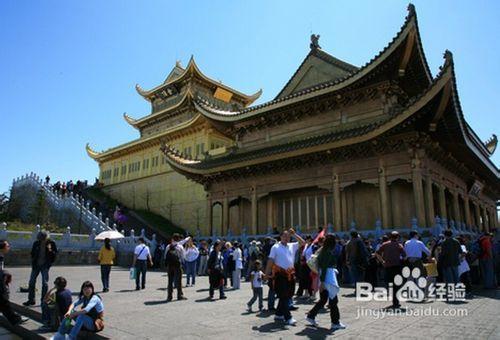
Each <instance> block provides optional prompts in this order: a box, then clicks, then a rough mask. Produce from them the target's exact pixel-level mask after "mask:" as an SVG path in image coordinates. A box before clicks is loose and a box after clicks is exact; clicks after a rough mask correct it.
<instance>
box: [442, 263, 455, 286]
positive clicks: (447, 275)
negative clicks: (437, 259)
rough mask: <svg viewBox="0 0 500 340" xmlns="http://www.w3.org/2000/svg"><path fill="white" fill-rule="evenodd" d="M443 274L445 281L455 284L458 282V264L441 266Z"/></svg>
mask: <svg viewBox="0 0 500 340" xmlns="http://www.w3.org/2000/svg"><path fill="white" fill-rule="evenodd" d="M443 276H444V282H445V283H452V284H457V283H458V282H459V277H458V266H448V267H443Z"/></svg>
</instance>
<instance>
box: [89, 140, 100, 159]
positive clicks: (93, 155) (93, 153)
mask: <svg viewBox="0 0 500 340" xmlns="http://www.w3.org/2000/svg"><path fill="white" fill-rule="evenodd" d="M85 151H87V155H89V157H90V158H92V159H93V160H98V159H99V158H100V156H101V154H100V153H99V152H97V151H94V150H92V148H91V147H90V144H89V143H87V144H86V145H85Z"/></svg>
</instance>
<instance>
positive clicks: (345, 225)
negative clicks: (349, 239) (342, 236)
mask: <svg viewBox="0 0 500 340" xmlns="http://www.w3.org/2000/svg"><path fill="white" fill-rule="evenodd" d="M340 198H341V200H342V204H341V208H342V209H341V210H342V225H343V230H345V231H348V230H349V221H348V220H347V194H346V192H345V190H341V191H340Z"/></svg>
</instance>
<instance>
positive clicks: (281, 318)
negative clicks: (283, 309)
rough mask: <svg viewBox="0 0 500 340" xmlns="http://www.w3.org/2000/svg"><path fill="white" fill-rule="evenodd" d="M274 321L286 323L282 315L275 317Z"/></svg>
mask: <svg viewBox="0 0 500 340" xmlns="http://www.w3.org/2000/svg"><path fill="white" fill-rule="evenodd" d="M274 321H285V317H284V316H282V315H275V316H274Z"/></svg>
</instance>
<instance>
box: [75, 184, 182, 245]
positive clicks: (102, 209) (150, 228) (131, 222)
mask: <svg viewBox="0 0 500 340" xmlns="http://www.w3.org/2000/svg"><path fill="white" fill-rule="evenodd" d="M82 196H83V197H84V198H85V199H87V200H90V201H92V202H94V203H95V206H96V211H97V212H98V213H99V214H101V215H102V216H104V217H105V218H109V219H111V220H113V216H112V215H113V212H114V208H115V206H116V205H120V206H121V207H122V208H125V209H124V210H125V211H124V213H125V215H126V216H127V220H126V222H124V223H123V224H122V228H120V229H123V230H124V231H125V232H126V234H130V231H131V230H134V231H135V232H137V231H142V230H143V229H144V232H145V235H147V236H148V237H150V238H151V237H152V235H153V234H156V235H157V239H168V238H169V237H170V236H171V235H172V234H173V233H180V234H185V230H184V229H182V228H180V227H178V226H176V225H174V224H173V223H172V222H170V221H169V220H167V219H165V218H164V217H162V216H160V215H157V214H153V213H150V212H145V211H136V210H133V209H129V208H127V207H124V205H123V204H121V203H120V202H119V201H117V200H115V199H112V198H111V197H110V196H109V195H107V194H106V193H104V192H103V190H102V189H100V188H97V187H90V188H87V189H85V190H83V192H82ZM148 217H153V218H154V221H151V218H148ZM160 226H163V227H164V228H162V227H160ZM165 227H166V228H165Z"/></svg>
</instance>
